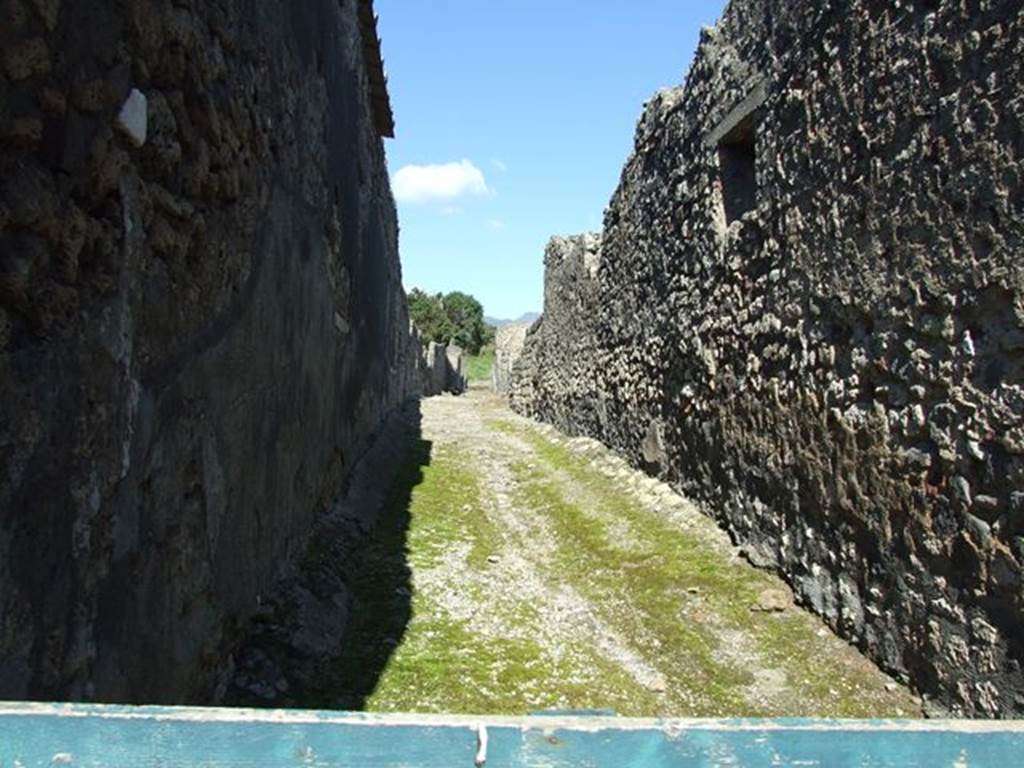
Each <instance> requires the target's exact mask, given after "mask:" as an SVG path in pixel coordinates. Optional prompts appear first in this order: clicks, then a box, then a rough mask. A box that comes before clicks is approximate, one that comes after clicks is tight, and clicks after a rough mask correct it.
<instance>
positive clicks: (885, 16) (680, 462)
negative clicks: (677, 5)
mask: <svg viewBox="0 0 1024 768" xmlns="http://www.w3.org/2000/svg"><path fill="white" fill-rule="evenodd" d="M1022 62H1024V10H1022V6H1021V4H1020V3H1019V2H1017V1H1016V0H956V1H952V0H947V1H943V2H937V1H936V0H912V1H911V2H907V1H906V0H903V1H902V2H899V3H891V2H880V1H879V2H873V1H869V0H829V1H826V2H816V3H797V2H783V1H782V0H733V2H732V3H731V4H730V6H729V8H728V10H727V12H726V14H725V16H724V18H723V19H722V21H721V22H720V23H719V24H718V25H717V27H716V28H714V29H709V30H706V31H705V33H704V34H703V36H702V41H701V44H700V50H699V52H698V54H697V57H696V60H695V63H694V64H693V67H692V69H691V71H690V73H689V76H688V78H687V81H686V84H685V85H684V86H683V87H681V88H677V89H673V90H669V91H665V92H662V93H659V94H658V95H657V96H656V97H655V98H654V99H653V100H652V101H651V102H650V103H649V104H648V105H647V107H646V110H645V112H644V114H643V117H642V118H641V120H640V123H639V127H638V129H637V134H636V147H635V151H634V153H633V155H632V156H631V157H630V159H629V161H628V162H627V164H626V167H625V170H624V171H623V175H622V179H621V183H620V185H619V188H618V190H617V191H616V193H615V195H614V197H613V199H612V202H611V206H610V208H609V210H608V212H607V214H606V218H605V227H604V233H603V239H602V244H601V248H600V257H599V264H598V266H597V268H596V269H595V270H594V271H593V276H592V277H591V278H590V279H589V280H587V279H583V278H582V277H581V275H583V274H584V265H583V259H582V256H581V255H580V254H579V252H578V251H577V252H576V254H577V256H576V257H574V258H571V259H570V258H565V259H562V260H561V261H560V262H559V266H557V268H554V269H553V268H552V264H551V262H552V254H553V253H554V252H556V251H560V250H562V249H561V247H560V246H558V245H557V244H556V245H554V246H552V248H549V251H548V285H547V288H546V301H545V317H544V320H543V321H542V324H541V325H540V326H539V327H538V328H536V329H534V332H533V333H532V334H531V336H530V338H529V340H528V342H527V353H526V357H525V358H524V360H526V361H527V362H526V363H524V364H521V365H520V366H519V367H518V368H517V371H516V383H515V392H514V400H513V402H514V404H515V407H516V408H517V409H518V410H520V411H521V412H525V413H529V414H533V415H535V416H538V417H540V418H543V419H546V420H549V421H552V422H554V423H556V424H558V425H559V426H561V427H563V428H565V429H567V430H569V431H571V432H573V433H585V434H589V435H592V436H595V437H598V438H600V439H602V440H604V441H605V442H607V443H609V444H610V445H612V446H613V447H615V448H617V449H618V450H620V451H621V452H623V453H624V454H626V455H628V456H629V457H631V458H632V459H633V460H634V461H635V462H637V463H643V464H646V465H647V466H648V467H649V468H650V469H651V470H652V471H655V472H657V473H658V474H659V475H661V476H662V477H663V478H666V479H668V480H669V481H671V482H672V483H674V484H675V485H676V486H678V487H680V488H681V489H683V490H684V491H686V492H687V493H689V494H691V495H692V496H695V497H698V498H700V499H702V500H704V501H705V502H706V503H707V504H708V506H709V508H710V509H711V510H713V512H714V514H715V515H716V516H717V517H718V518H719V519H720V520H721V522H722V523H723V524H724V525H725V526H726V527H727V528H728V529H729V530H730V531H731V532H732V534H733V536H734V537H735V538H736V539H737V540H738V541H739V542H741V543H742V544H743V545H744V546H745V548H746V551H747V552H748V553H749V556H750V557H751V559H752V560H754V561H755V562H758V563H761V564H764V565H766V566H772V567H774V568H776V569H778V570H779V571H780V572H781V573H782V574H784V575H785V576H786V578H788V580H789V581H790V582H791V583H792V584H793V586H794V587H795V588H796V590H797V592H798V593H799V595H801V596H802V599H803V600H804V601H805V602H806V603H807V604H808V605H810V606H813V608H814V609H815V610H817V611H819V612H820V613H821V614H822V615H823V616H825V617H826V618H827V620H828V621H829V623H830V624H832V626H834V627H835V628H836V629H837V630H838V631H840V632H841V633H842V634H843V635H844V636H846V637H848V638H849V639H850V640H851V641H853V642H855V643H857V644H858V645H859V646H860V647H861V648H863V649H864V650H865V651H866V652H867V653H869V654H870V655H871V656H872V657H873V658H874V659H876V660H877V661H878V662H879V663H880V664H881V665H882V666H883V667H885V668H887V669H889V670H893V671H895V672H896V673H898V674H900V675H901V676H904V677H906V678H907V679H909V680H911V681H912V683H913V685H914V686H915V687H916V688H917V689H919V690H920V691H922V692H923V693H925V694H926V695H927V696H929V697H930V698H932V699H933V701H935V702H937V703H938V704H939V705H940V706H941V707H945V708H948V709H949V710H951V711H952V712H954V713H957V714H968V715H1010V714H1014V713H1016V714H1021V713H1024V672H1022V668H1021V665H1022V663H1024V585H1022V564H1024V424H1022V417H1024V259H1022V248H1024V130H1022V127H1024V126H1022V123H1024V121H1022V117H1024V86H1022V85H1021V84H1022V83H1024V63H1022ZM748 114H749V115H750V116H751V117H750V119H746V120H745V119H744V118H745V117H747V116H748ZM751 128H752V129H753V133H752V134H751ZM751 135H752V136H753V148H754V149H755V152H754V157H755V160H754V168H756V173H755V174H753V175H752V176H751V175H750V174H749V173H748V176H751V178H747V179H746V180H744V174H743V165H742V162H741V163H740V164H738V165H737V164H736V162H735V161H736V158H737V155H736V152H737V151H739V152H740V153H741V154H742V151H743V149H744V144H745V142H746V146H747V147H748V151H749V147H750V143H749V139H748V137H749V136H751ZM720 145H721V146H720ZM723 176H724V178H723ZM755 178H756V189H755V188H754V186H753V185H752V182H753V181H754V180H755ZM723 190H724V191H723ZM744 196H747V198H748V200H747V203H746V204H750V202H751V201H750V200H749V198H751V197H752V198H753V200H752V203H753V208H752V210H750V211H749V212H747V213H745V214H744V213H743V209H744V207H745V205H746V204H745V203H744ZM726 203H728V205H727V204H726ZM581 310H586V311H588V312H593V313H594V317H593V319H586V318H580V317H576V319H575V320H574V319H573V317H574V315H576V314H577V313H578V312H580V311H581ZM584 356H585V359H581V357H584Z"/></svg>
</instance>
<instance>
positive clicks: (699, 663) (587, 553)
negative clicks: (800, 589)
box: [491, 420, 915, 717]
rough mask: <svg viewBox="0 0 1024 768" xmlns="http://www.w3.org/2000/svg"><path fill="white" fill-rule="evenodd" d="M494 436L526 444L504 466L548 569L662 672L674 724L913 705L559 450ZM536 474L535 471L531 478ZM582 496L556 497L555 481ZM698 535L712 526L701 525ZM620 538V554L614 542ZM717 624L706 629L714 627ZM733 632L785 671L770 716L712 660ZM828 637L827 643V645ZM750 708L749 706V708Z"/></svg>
mask: <svg viewBox="0 0 1024 768" xmlns="http://www.w3.org/2000/svg"><path fill="white" fill-rule="evenodd" d="M491 426H492V427H493V428H495V429H497V430H498V431H502V432H505V433H507V434H512V435H515V436H516V437H518V438H520V439H524V440H526V441H527V442H528V443H529V445H530V446H531V447H532V448H533V450H534V451H535V453H536V456H537V458H538V459H540V461H534V462H531V464H530V465H529V466H527V465H525V464H523V463H518V464H515V465H513V470H514V472H515V474H516V478H517V480H518V481H519V487H520V491H519V494H520V497H521V498H520V502H521V503H522V504H526V505H530V506H533V507H535V508H539V509H544V510H545V512H546V514H547V516H548V519H549V520H550V521H551V523H552V524H553V525H554V528H555V531H556V539H557V541H558V552H559V568H560V569H561V570H562V572H563V573H566V574H571V575H570V576H569V577H568V578H570V580H571V581H573V582H574V583H575V584H577V585H578V587H579V588H580V590H581V591H582V592H584V593H585V594H586V595H587V596H588V597H590V598H591V599H592V602H593V603H594V605H596V606H598V608H599V609H600V611H601V616H602V618H603V619H604V620H605V621H607V622H608V623H609V624H610V625H612V626H613V627H615V628H616V629H617V630H618V631H619V632H620V633H621V634H622V635H623V636H624V637H628V638H630V639H631V641H634V642H635V643H636V647H637V648H638V649H639V650H640V651H641V652H642V653H643V655H644V657H645V658H646V659H647V660H648V661H650V662H651V663H652V664H653V665H654V666H656V667H657V668H658V669H661V670H663V671H665V673H666V676H667V678H668V681H669V689H668V691H667V695H668V697H669V698H670V699H673V700H674V701H675V702H677V705H678V706H677V707H676V708H675V709H673V711H674V712H675V713H676V714H693V715H700V716H722V715H728V716H758V715H760V716H769V715H808V716H810V715H816V716H836V717H888V716H898V715H910V714H912V713H914V711H915V703H914V701H913V700H912V698H911V697H910V696H909V694H907V693H906V692H904V691H897V692H889V691H886V690H885V689H884V687H883V680H884V679H883V678H882V677H881V676H880V675H879V673H878V671H877V670H876V669H875V668H874V667H873V666H871V665H870V663H869V662H867V661H866V660H864V659H861V658H859V657H855V662H854V663H852V664H844V663H842V662H841V661H840V660H838V659H836V658H834V657H830V656H829V655H828V648H827V646H826V645H825V643H824V642H823V639H822V638H821V637H820V636H819V634H818V633H819V631H820V630H821V627H822V624H821V622H820V621H819V620H818V619H816V618H814V617H812V616H810V615H808V614H806V613H803V612H801V611H795V610H793V611H788V612H786V613H784V614H766V613H761V612H755V611H752V610H751V606H753V605H754V604H755V603H756V601H757V599H758V596H759V595H760V594H761V593H762V592H763V591H764V590H766V589H770V588H778V587H779V584H778V581H777V580H776V579H775V578H774V577H773V576H771V575H769V574H768V573H765V572H763V571H759V570H757V569H755V568H753V567H752V566H750V565H749V564H747V563H745V562H734V563H727V562H725V561H724V557H723V553H722V552H721V551H720V550H719V549H717V548H715V547H714V546H712V545H711V544H709V543H708V542H707V540H706V539H704V538H702V537H701V536H700V535H699V534H691V533H688V532H687V531H685V530H682V529H680V527H679V526H677V525H675V524H673V523H672V522H670V521H669V520H667V519H666V518H665V517H663V516H661V515H659V514H658V513H657V512H655V511H652V510H651V509H649V508H648V507H646V506H644V505H642V504H641V503H639V502H638V501H637V500H636V499H635V498H634V497H633V496H632V495H631V494H629V493H627V492H624V491H622V490H621V489H620V488H619V487H617V484H616V481H615V480H614V479H613V478H611V477H609V476H607V475H606V474H604V473H603V472H601V471H600V470H599V469H597V468H595V467H594V466H592V465H591V463H590V462H589V461H588V460H587V459H586V458H584V457H581V456H578V455H577V454H574V453H573V452H572V451H570V450H569V449H568V448H567V447H565V446H564V445H563V444H561V443H559V442H556V441H553V440H551V439H549V438H547V437H545V436H544V435H542V434H540V433H538V432H536V431H534V430H533V429H530V428H528V427H523V426H520V425H516V424H513V423H510V422H508V421H505V420H494V421H492V422H491ZM538 466H539V467H542V468H543V469H541V470H540V471H538ZM566 477H568V478H569V479H571V480H572V481H573V485H575V486H576V487H582V488H586V489H587V490H588V492H587V494H586V496H585V498H581V499H567V498H566V496H565V494H564V488H565V487H566V484H565V483H564V478H566ZM707 524H708V525H713V524H712V523H711V522H710V521H708V523H707ZM623 531H628V533H627V534H626V535H627V536H628V539H629V541H628V545H626V546H621V545H620V544H619V543H618V539H620V538H621V537H622V535H623V534H622V532H623ZM716 625H717V626H716ZM720 630H725V631H726V632H729V633H735V632H741V633H743V634H744V635H746V636H747V637H748V638H750V639H751V641H752V650H753V651H754V653H755V654H756V656H757V657H759V658H760V659H761V660H762V663H763V664H764V665H766V666H768V667H770V668H773V669H779V670H782V671H783V672H785V681H786V686H787V687H788V688H790V689H792V694H791V695H789V696H783V697H779V698H780V699H781V701H782V702H783V705H782V707H783V708H782V710H781V711H780V710H779V709H778V708H777V705H776V706H775V707H770V708H768V709H765V708H764V707H762V706H758V705H757V704H756V703H755V702H751V701H750V700H749V698H748V697H746V696H745V689H746V688H747V686H749V685H750V684H751V683H752V682H754V681H753V675H752V674H751V672H750V671H748V670H738V669H736V668H735V667H734V665H733V664H732V663H731V662H730V661H729V659H730V654H729V651H730V649H724V651H725V653H719V654H716V651H719V650H723V649H720V648H719V643H720V640H719V639H718V635H719V631H720ZM830 639H831V638H830ZM755 701H756V699H755Z"/></svg>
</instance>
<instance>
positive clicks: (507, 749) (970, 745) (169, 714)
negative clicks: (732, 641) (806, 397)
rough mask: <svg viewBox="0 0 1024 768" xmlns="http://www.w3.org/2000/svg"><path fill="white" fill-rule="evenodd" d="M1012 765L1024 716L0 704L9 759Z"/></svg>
mask: <svg viewBox="0 0 1024 768" xmlns="http://www.w3.org/2000/svg"><path fill="white" fill-rule="evenodd" d="M481 724H482V725H483V726H484V729H483V732H484V733H486V736H485V738H484V741H485V742H486V756H485V757H486V765H487V766H488V768H506V767H508V768H520V767H525V766H530V767H531V768H533V767H537V768H562V766H565V767H566V768H568V766H573V768H581V767H586V768H604V767H605V766H608V768H627V767H635V768H668V766H672V767H673V768H678V767H682V768H690V767H691V766H694V767H696V766H701V767H703V766H716V767H718V766H736V767H737V768H761V767H762V766H764V768H768V767H769V766H772V767H775V766H801V767H802V768H807V767H809V766H823V767H827V768H845V767H846V766H849V768H872V767H874V766H900V767H901V768H906V766H922V768H923V767H927V768H940V767H944V766H949V768H983V767H986V766H992V767H993V768H1014V767H1015V766H1018V765H1024V722H1012V721H1011V722H998V721H994V722H978V721H950V722H946V721H941V722H940V721H914V722H912V721H906V722H904V721H870V722H845V721H817V720H724V721H717V720H715V721H709V720H633V719H627V718H614V717H603V716H599V717H573V716H554V717H524V718H508V717H494V718H488V717H481V718H463V717H434V716H416V715H393V716H392V715H381V716H377V715H367V714H344V713H337V712H313V711H270V710H240V709H239V710H233V709H197V708H178V707H171V708H168V707H117V706H93V705H80V704H28V703H12V704H2V703H0V768H35V767H36V766H47V767H49V766H74V767H78V768H85V767H86V766H89V767H92V766H103V767H104V768H121V767H123V768H150V767H152V768H156V767H157V766H161V767H162V768H176V767H177V766H209V767H210V768H227V767H229V766H231V767H233V766H248V767H250V768H263V767H264V766H266V767H267V768H269V767H270V766H275V767H277V766H314V767H321V768H327V767H328V766H330V767H331V768H334V767H335V766H339V767H340V766H344V767H346V768H349V767H351V768H376V767H377V766H380V767H381V768H460V766H466V768H469V767H470V766H473V765H474V762H475V761H476V759H477V758H478V757H480V758H483V757H484V755H482V754H478V752H480V746H481V745H480V743H479V742H480V736H481V729H479V728H478V725H481Z"/></svg>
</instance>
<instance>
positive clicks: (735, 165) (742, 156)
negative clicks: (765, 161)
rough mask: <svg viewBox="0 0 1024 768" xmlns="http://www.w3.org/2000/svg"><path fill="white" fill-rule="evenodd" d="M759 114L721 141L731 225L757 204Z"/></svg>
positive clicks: (720, 156)
mask: <svg viewBox="0 0 1024 768" xmlns="http://www.w3.org/2000/svg"><path fill="white" fill-rule="evenodd" d="M756 139H757V115H756V113H754V112H751V113H750V114H748V115H747V116H746V117H744V118H743V119H742V120H740V121H739V122H738V123H737V124H736V126H735V127H734V128H732V130H730V131H729V132H728V133H727V134H725V135H724V136H723V137H722V138H721V139H720V140H719V142H718V166H719V172H720V174H721V185H722V204H723V205H724V207H725V222H726V224H727V225H728V224H732V223H733V222H734V221H736V220H737V219H739V218H741V217H742V216H743V214H745V213H747V211H751V210H753V209H754V207H755V206H756V205H757V162H756V160H757V154H756V149H755V148H756V145H757V141H756Z"/></svg>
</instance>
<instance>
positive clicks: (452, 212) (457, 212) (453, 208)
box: [441, 205, 462, 216]
mask: <svg viewBox="0 0 1024 768" xmlns="http://www.w3.org/2000/svg"><path fill="white" fill-rule="evenodd" d="M441 215H442V216H461V215H462V209H461V208H459V206H457V205H446V206H445V207H444V208H442V209H441Z"/></svg>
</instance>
